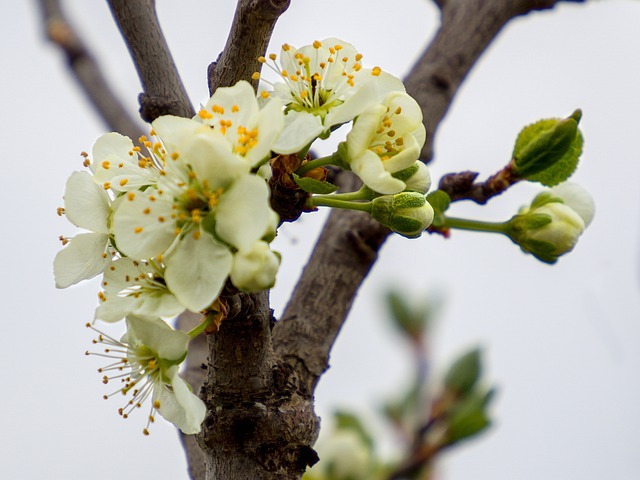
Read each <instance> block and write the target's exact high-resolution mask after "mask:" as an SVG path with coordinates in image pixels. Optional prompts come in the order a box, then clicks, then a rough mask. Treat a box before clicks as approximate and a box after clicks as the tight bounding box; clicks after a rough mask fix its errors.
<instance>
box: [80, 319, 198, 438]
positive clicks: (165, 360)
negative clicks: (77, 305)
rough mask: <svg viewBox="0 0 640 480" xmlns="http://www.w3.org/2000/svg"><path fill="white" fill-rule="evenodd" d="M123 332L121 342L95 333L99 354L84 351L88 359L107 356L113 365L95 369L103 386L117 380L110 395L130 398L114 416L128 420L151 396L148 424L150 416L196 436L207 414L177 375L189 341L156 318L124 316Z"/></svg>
mask: <svg viewBox="0 0 640 480" xmlns="http://www.w3.org/2000/svg"><path fill="white" fill-rule="evenodd" d="M126 322H127V333H125V335H124V336H123V337H122V338H121V339H120V340H115V339H114V338H112V337H110V336H108V335H106V334H104V333H101V332H99V331H98V330H96V329H95V328H93V327H91V326H90V325H89V324H87V326H88V327H89V328H91V329H93V330H95V331H96V332H98V333H99V336H98V338H97V339H96V340H94V344H101V345H105V347H106V348H104V350H103V351H102V352H86V354H87V355H97V356H101V357H106V358H108V359H110V360H111V361H112V363H110V364H108V365H107V366H105V367H102V368H99V369H98V371H99V372H100V373H103V374H104V375H103V378H102V382H103V383H104V384H109V383H110V382H117V383H118V388H117V389H116V390H115V391H114V392H112V393H111V394H109V395H104V398H105V399H107V398H109V397H111V396H114V395H118V396H119V395H124V396H125V397H129V399H128V400H127V401H126V403H125V404H124V406H123V407H121V408H120V409H118V413H119V414H120V415H121V416H122V417H124V418H128V417H129V415H130V414H131V412H133V411H134V410H136V409H137V408H140V407H142V404H143V403H144V402H145V401H146V400H147V399H148V398H149V397H151V408H150V413H149V416H148V421H147V426H146V427H145V429H144V430H143V432H144V434H145V435H148V434H149V425H150V424H151V423H153V422H154V421H155V412H156V411H157V412H158V413H159V414H160V415H162V417H164V418H165V419H166V420H168V421H169V422H171V423H173V424H174V425H175V426H176V427H178V428H179V429H180V430H182V432H184V433H186V434H193V433H198V432H199V431H200V428H201V424H202V421H203V420H204V416H205V413H206V407H205V405H204V403H203V402H202V400H200V399H199V398H198V397H197V396H196V395H195V394H194V393H193V392H192V391H191V389H190V387H189V385H188V384H187V383H186V382H185V381H184V380H183V379H182V378H181V377H180V376H179V375H178V371H179V368H180V364H181V363H182V362H183V361H184V359H185V358H186V355H187V344H188V343H189V340H190V337H189V335H187V334H186V333H185V332H181V331H177V330H173V329H172V328H171V327H170V326H169V325H167V324H166V323H165V322H164V321H162V320H160V319H157V318H144V317H137V316H129V317H127V320H126Z"/></svg>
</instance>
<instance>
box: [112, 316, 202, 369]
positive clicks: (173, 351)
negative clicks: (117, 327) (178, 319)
mask: <svg viewBox="0 0 640 480" xmlns="http://www.w3.org/2000/svg"><path fill="white" fill-rule="evenodd" d="M189 340H190V337H189V335H188V334H187V333H185V332H182V331H180V330H174V329H173V328H171V327H170V326H169V325H167V322H165V321H164V320H161V319H159V318H154V317H140V316H136V315H129V316H128V317H127V333H126V334H125V336H124V337H123V343H129V344H130V345H134V346H140V345H145V346H146V347H148V348H149V349H151V350H152V351H154V352H156V353H157V354H158V357H159V358H161V359H164V360H173V361H180V360H181V359H183V358H184V357H185V355H186V354H187V345H188V343H189Z"/></svg>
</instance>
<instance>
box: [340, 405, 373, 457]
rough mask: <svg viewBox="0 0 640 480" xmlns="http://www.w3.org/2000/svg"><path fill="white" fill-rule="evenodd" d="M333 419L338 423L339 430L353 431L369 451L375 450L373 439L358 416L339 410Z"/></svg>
mask: <svg viewBox="0 0 640 480" xmlns="http://www.w3.org/2000/svg"><path fill="white" fill-rule="evenodd" d="M333 418H334V420H335V422H336V429H337V430H351V431H352V432H354V433H356V435H358V437H360V439H361V440H362V442H363V443H364V444H365V445H366V446H367V447H368V448H369V450H372V449H373V437H372V436H371V435H370V434H369V432H368V431H367V429H366V428H365V427H364V424H363V423H362V421H361V420H360V419H359V418H358V417H357V416H355V415H354V414H353V413H350V412H346V411H344V410H338V411H336V412H335V413H334V414H333Z"/></svg>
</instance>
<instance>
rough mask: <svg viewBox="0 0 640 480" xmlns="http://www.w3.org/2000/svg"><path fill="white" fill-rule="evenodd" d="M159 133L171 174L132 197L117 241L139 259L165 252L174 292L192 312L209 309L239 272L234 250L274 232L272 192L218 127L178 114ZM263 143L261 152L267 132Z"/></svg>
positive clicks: (117, 224) (161, 123) (116, 223)
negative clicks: (231, 274) (233, 269)
mask: <svg viewBox="0 0 640 480" xmlns="http://www.w3.org/2000/svg"><path fill="white" fill-rule="evenodd" d="M153 128H154V130H155V131H156V133H157V135H158V137H159V138H161V139H162V140H163V143H164V148H165V149H166V152H167V155H168V158H170V160H167V165H166V175H162V176H161V177H160V179H159V180H158V185H157V189H156V188H147V189H146V190H144V191H136V192H133V191H131V192H128V193H127V194H126V199H125V200H123V201H122V203H121V205H120V206H119V208H118V209H117V211H116V212H115V214H114V219H113V231H114V234H115V238H116V242H117V245H118V248H119V249H120V250H121V251H122V252H123V253H125V254H126V255H127V256H129V257H131V258H133V259H136V260H138V259H149V258H155V257H158V256H159V255H162V262H163V263H164V265H165V266H166V270H165V275H164V278H165V280H166V282H167V286H168V287H169V289H170V290H171V291H172V292H173V293H174V294H175V296H176V297H177V298H178V300H179V301H180V303H182V304H183V305H184V306H186V307H187V308H188V309H189V310H191V311H199V310H203V309H205V308H206V307H208V306H209V305H210V304H211V302H213V300H215V298H216V297H217V296H218V294H219V293H220V291H221V289H222V287H223V286H224V282H225V280H226V278H227V276H228V275H229V272H230V271H231V266H232V252H231V250H230V247H232V248H235V249H238V250H242V251H247V250H250V249H251V248H252V246H253V245H254V243H255V242H256V241H258V240H260V239H262V237H263V236H264V235H265V233H266V232H267V231H268V230H269V227H270V225H271V223H272V221H273V212H272V210H271V207H270V206H269V188H268V186H267V184H266V182H265V181H264V179H262V178H260V177H257V176H256V175H252V174H250V173H249V170H250V164H249V163H248V162H247V161H245V160H244V157H243V156H241V155H238V154H237V152H236V151H235V147H234V145H233V144H232V143H231V141H230V140H229V137H227V136H226V135H223V134H222V133H219V132H217V131H216V130H215V129H211V128H210V127H208V126H206V125H203V124H202V123H200V122H198V121H196V120H189V119H184V118H179V117H172V116H165V117H160V118H158V119H157V120H155V121H154V122H153ZM269 138H270V137H269V136H267V139H269ZM255 139H256V141H257V144H256V145H254V146H253V147H252V148H256V149H258V150H261V149H262V148H263V147H261V146H260V145H259V144H260V142H261V141H262V137H261V135H260V133H259V132H258V134H257V135H256V136H255ZM271 140H273V139H272V138H271ZM266 148H270V146H269V147H266Z"/></svg>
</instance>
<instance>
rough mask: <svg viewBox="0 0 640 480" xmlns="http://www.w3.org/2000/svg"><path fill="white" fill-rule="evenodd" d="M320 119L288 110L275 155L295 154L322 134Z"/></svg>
mask: <svg viewBox="0 0 640 480" xmlns="http://www.w3.org/2000/svg"><path fill="white" fill-rule="evenodd" d="M323 130H324V127H323V126H322V119H321V118H320V117H319V116H317V115H313V114H312V113H309V112H297V111H295V110H289V112H288V113H287V114H286V115H285V117H284V127H283V129H282V133H280V135H279V136H278V139H277V140H276V143H275V145H273V147H272V148H271V149H272V150H273V151H274V152H277V153H296V152H299V151H300V150H302V149H303V148H305V147H306V146H307V145H309V144H310V143H311V142H312V141H313V140H315V139H316V138H318V135H320V134H321V133H322V131H323Z"/></svg>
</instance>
